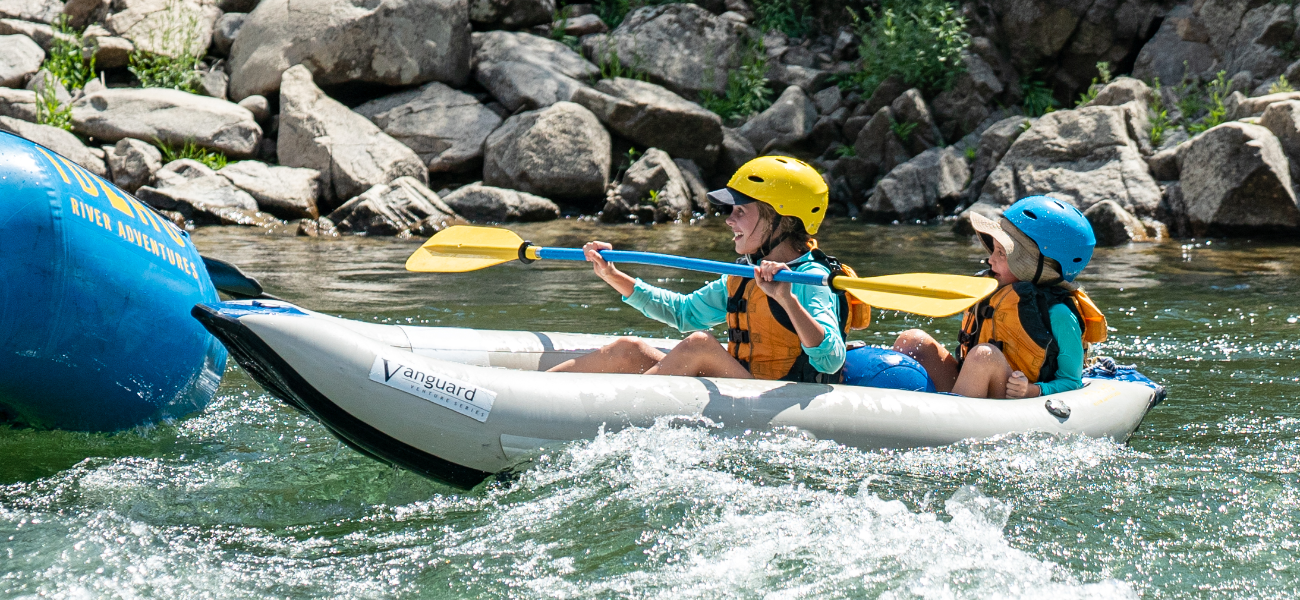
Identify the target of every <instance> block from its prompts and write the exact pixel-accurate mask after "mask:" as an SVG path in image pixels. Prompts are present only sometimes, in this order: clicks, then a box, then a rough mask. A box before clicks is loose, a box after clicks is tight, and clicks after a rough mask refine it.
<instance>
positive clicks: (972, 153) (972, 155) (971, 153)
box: [966, 146, 975, 160]
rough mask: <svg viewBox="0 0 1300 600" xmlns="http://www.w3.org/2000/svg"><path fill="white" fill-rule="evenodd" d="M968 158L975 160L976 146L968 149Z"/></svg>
mask: <svg viewBox="0 0 1300 600" xmlns="http://www.w3.org/2000/svg"><path fill="white" fill-rule="evenodd" d="M966 160H975V147H974V146H971V147H969V148H967V149H966Z"/></svg>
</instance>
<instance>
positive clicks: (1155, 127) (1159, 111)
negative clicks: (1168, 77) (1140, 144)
mask: <svg viewBox="0 0 1300 600" xmlns="http://www.w3.org/2000/svg"><path fill="white" fill-rule="evenodd" d="M1151 89H1152V91H1154V92H1155V93H1154V94H1152V95H1153V96H1154V98H1153V99H1152V100H1151V145H1152V146H1155V147H1156V148H1159V147H1160V142H1162V141H1164V139H1165V131H1167V130H1168V129H1169V109H1167V108H1165V100H1164V97H1163V96H1161V95H1160V78H1159V77H1157V78H1155V82H1154V83H1153V84H1152V86H1151Z"/></svg>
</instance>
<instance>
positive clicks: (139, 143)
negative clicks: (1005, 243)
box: [0, 0, 1300, 244]
mask: <svg viewBox="0 0 1300 600" xmlns="http://www.w3.org/2000/svg"><path fill="white" fill-rule="evenodd" d="M1298 22H1300V9H1297V8H1293V7H1292V6H1290V5H1288V4H1285V3H1262V2H1251V3H1247V2H1240V1H1231V0H1197V1H1196V2H1194V3H1192V4H1187V3H1181V4H1180V3H1174V2H1162V1H1155V0H1123V1H1119V0H1114V1H1107V2H1103V1H1101V0H1098V1H1097V2H1092V3H1090V4H1089V3H1063V2H1056V1H1053V0H1027V1H1024V0H975V1H969V2H965V3H960V4H959V3H955V2H953V3H949V2H945V1H943V0H885V1H883V2H876V1H873V2H868V3H866V4H863V3H861V2H848V3H847V4H846V3H845V2H844V1H842V0H814V1H807V0H725V1H720V0H699V1H698V2H697V3H694V4H691V3H666V4H650V5H641V4H639V3H631V4H629V3H628V2H626V1H623V2H621V3H620V2H618V1H617V0H602V1H601V2H598V3H597V4H571V5H562V6H557V5H556V4H555V3H554V0H381V1H378V2H373V3H354V2H349V1H347V0H295V1H294V3H293V4H292V6H291V5H290V3H289V1H288V0H260V1H259V0H68V1H67V2H66V3H63V2H60V0H0V129H3V130H6V131H10V132H13V133H17V134H19V135H22V136H24V137H27V138H29V139H32V140H34V141H37V142H39V143H42V144H44V145H46V146H48V147H49V148H51V149H53V150H56V151H57V152H59V153H61V154H63V155H64V156H65V157H67V158H68V159H70V160H72V161H75V162H76V163H78V164H80V165H81V166H83V167H84V168H86V169H87V170H88V171H91V172H94V173H96V174H99V175H102V176H105V177H108V178H109V179H111V180H112V181H113V182H115V183H116V184H117V185H119V186H121V187H122V188H124V189H126V190H128V191H131V192H133V193H135V194H137V195H138V196H139V198H140V199H141V200H143V201H145V202H147V203H149V204H150V205H152V206H154V207H156V208H158V209H159V210H161V211H164V212H165V213H166V214H167V215H168V216H170V217H171V218H173V219H174V220H176V221H177V222H178V223H182V224H186V225H188V226H199V225H205V224H240V225H250V226H289V227H294V228H296V231H298V233H300V234H303V235H345V234H367V235H427V234H429V233H431V232H433V231H436V230H437V229H438V228H441V227H443V226H445V225H446V224H448V223H453V222H459V221H470V222H509V221H530V220H546V219H554V218H558V217H560V216H561V215H570V216H573V215H590V216H592V217H594V218H598V219H600V220H601V221H605V222H612V223H623V222H629V221H631V222H642V223H650V222H671V221H679V220H689V219H690V218H692V216H693V215H695V214H698V213H700V212H703V211H707V210H708V206H707V203H706V202H705V199H704V193H705V191H706V190H707V189H709V187H711V186H718V185H721V184H722V183H724V182H725V180H726V178H727V176H728V175H729V174H730V173H731V172H732V171H733V170H734V169H735V168H736V167H737V166H738V165H740V164H742V163H743V162H745V161H746V160H748V159H750V158H752V157H754V156H757V155H761V154H787V155H791V156H797V157H800V158H804V159H806V160H808V161H810V162H812V164H814V165H815V166H816V167H817V168H818V169H819V170H820V171H822V172H823V173H824V175H825V177H826V180H827V183H828V184H829V185H830V188H831V200H832V207H831V211H832V214H834V215H838V216H847V217H854V218H858V219H862V220H869V221H878V222H894V221H898V222H908V221H914V220H930V219H936V218H953V217H956V218H955V223H956V226H957V227H962V226H963V224H964V223H965V219H964V216H965V215H967V214H969V212H970V211H977V212H980V213H983V214H996V213H997V212H998V211H1000V210H1001V209H1002V207H1005V206H1007V205H1008V204H1010V203H1011V202H1013V201H1014V200H1015V199H1017V198H1019V197H1023V196H1025V195H1030V194H1051V195H1053V196H1055V197H1057V198H1061V199H1064V200H1068V201H1070V202H1072V203H1074V204H1075V205H1076V206H1078V207H1079V208H1080V209H1083V210H1084V211H1085V213H1086V214H1087V215H1088V216H1089V218H1090V219H1091V220H1092V221H1093V223H1094V226H1095V227H1096V229H1097V231H1098V236H1099V240H1100V241H1101V242H1102V243H1105V244H1120V243H1126V242H1129V241H1148V240H1155V239H1161V238H1165V237H1169V236H1174V237H1186V236H1202V235H1214V236H1231V235H1252V236H1257V235H1283V236H1289V237H1292V238H1294V236H1295V235H1296V234H1297V232H1298V231H1300V209H1298V208H1297V201H1296V197H1297V196H1296V188H1295V185H1296V183H1297V182H1300V162H1298V161H1300V93H1297V92H1295V91H1293V90H1292V88H1291V83H1290V80H1292V79H1295V80H1297V81H1300V60H1298V59H1300V31H1297V23H1298ZM1112 73H1124V74H1126V75H1122V76H1113V75H1112Z"/></svg>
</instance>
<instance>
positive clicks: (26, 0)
mask: <svg viewBox="0 0 1300 600" xmlns="http://www.w3.org/2000/svg"><path fill="white" fill-rule="evenodd" d="M60 14H63V3H62V2H59V0H0V18H5V19H18V20H21V21H35V22H37V23H45V24H50V23H53V22H54V21H55V20H57V19H58V18H59V15H60Z"/></svg>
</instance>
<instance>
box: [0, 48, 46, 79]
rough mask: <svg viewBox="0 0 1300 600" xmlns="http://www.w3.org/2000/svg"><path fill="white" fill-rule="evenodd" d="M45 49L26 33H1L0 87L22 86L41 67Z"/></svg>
mask: <svg viewBox="0 0 1300 600" xmlns="http://www.w3.org/2000/svg"><path fill="white" fill-rule="evenodd" d="M44 61H45V51H44V50H41V47H40V46H39V45H37V44H36V42H34V41H32V38H29V37H27V36H25V35H0V87H22V86H23V85H26V84H27V80H28V79H29V78H30V77H31V76H32V75H33V74H35V73H36V72H37V71H39V70H40V68H41V63H42V62H44Z"/></svg>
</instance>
